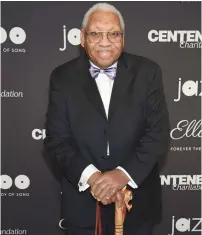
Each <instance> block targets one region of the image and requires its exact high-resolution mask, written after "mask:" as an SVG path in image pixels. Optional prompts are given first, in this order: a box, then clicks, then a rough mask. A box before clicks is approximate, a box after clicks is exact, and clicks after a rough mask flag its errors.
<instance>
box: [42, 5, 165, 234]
mask: <svg viewBox="0 0 202 235" xmlns="http://www.w3.org/2000/svg"><path fill="white" fill-rule="evenodd" d="M81 46H82V48H84V51H85V53H83V55H81V56H80V57H78V58H75V59H73V60H71V61H69V62H67V63H65V64H63V65H61V66H59V67H57V68H56V69H54V70H53V72H52V74H51V79H50V100H49V106H48V111H47V115H46V117H47V121H46V138H45V140H44V143H45V146H46V148H47V149H48V150H49V152H50V156H52V158H54V159H56V160H57V162H58V163H59V166H60V169H61V171H62V173H63V178H62V213H63V218H64V219H65V221H66V226H67V227H66V230H65V231H66V234H68V235H94V234H95V232H94V230H95V213H96V202H97V201H99V204H100V207H101V220H102V229H103V230H102V235H113V234H114V202H118V203H119V204H120V205H121V204H122V200H123V195H122V193H121V192H122V191H121V190H122V189H123V187H125V186H127V188H129V189H130V190H131V191H132V193H133V199H132V202H131V203H132V205H133V208H132V210H131V212H129V213H128V214H127V216H126V219H125V223H124V235H151V233H152V226H153V224H154V222H155V221H156V219H159V218H160V213H161V186H160V178H159V169H158V160H159V159H160V158H163V157H164V156H165V154H166V152H167V149H168V142H169V120H168V112H167V107H166V101H165V97H164V91H163V85H162V76H161V69H160V67H159V65H158V64H156V63H155V62H153V61H151V60H149V59H147V58H144V57H141V56H137V55H131V54H129V53H126V52H123V48H124V21H123V18H122V16H121V14H120V12H119V11H118V10H117V9H116V8H115V7H114V6H112V5H109V4H106V3H98V4H95V5H94V6H93V7H92V8H91V9H89V10H88V12H87V13H86V14H85V16H84V19H83V23H82V29H81Z"/></svg>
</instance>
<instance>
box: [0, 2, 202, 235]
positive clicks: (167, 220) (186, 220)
mask: <svg viewBox="0 0 202 235" xmlns="http://www.w3.org/2000/svg"><path fill="white" fill-rule="evenodd" d="M94 3H95V2H2V3H1V11H2V14H1V17H2V18H1V59H2V62H1V75H2V77H1V180H0V182H1V202H2V206H1V210H2V221H1V222H2V224H1V225H2V226H1V234H29V235H47V234H48V235H56V234H57V235H60V234H61V235H62V234H63V230H64V229H65V221H64V220H63V218H61V216H60V211H61V208H60V197H61V190H60V182H59V177H56V176H57V175H58V174H56V173H54V171H53V170H52V168H51V165H50V162H49V159H48V158H47V157H46V156H45V155H44V152H43V139H44V137H45V129H44V122H45V114H46V110H47V104H48V88H49V79H50V77H49V76H50V73H51V71H52V70H53V69H54V68H55V67H56V66H58V65H60V64H62V63H64V62H66V61H68V60H71V59H73V58H75V57H77V56H78V55H79V44H80V40H79V34H80V30H79V29H80V26H81V21H82V19H83V16H84V14H85V12H86V11H87V10H88V9H89V8H90V7H91V6H92V4H94ZM109 3H111V4H114V6H116V7H117V8H118V9H119V10H120V11H121V13H122V14H123V17H124V20H125V24H126V36H125V37H126V38H125V39H126V41H125V42H126V43H125V44H126V45H125V51H127V52H130V53H132V54H138V55H142V56H146V57H148V58H150V59H152V60H154V61H156V62H157V63H159V64H160V66H161V68H162V71H163V83H164V90H165V95H166V99H167V103H168V109H169V115H170V123H171V132H170V138H171V146H170V151H169V154H168V156H167V158H166V160H165V161H164V164H162V168H161V172H160V178H161V184H162V188H163V218H162V221H161V223H160V224H159V225H157V226H156V227H155V232H154V235H168V234H169V235H181V234H183V235H192V234H193V235H198V234H200V233H201V224H202V220H201V200H200V196H201V185H202V175H201V136H202V131H201V125H202V122H201V96H202V90H201V47H202V35H201V3H200V2H180V1H179V2H109ZM75 207H76V205H75Z"/></svg>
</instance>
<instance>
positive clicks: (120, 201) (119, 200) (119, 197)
mask: <svg viewBox="0 0 202 235" xmlns="http://www.w3.org/2000/svg"><path fill="white" fill-rule="evenodd" d="M116 198H117V205H118V207H119V208H121V207H122V206H123V203H124V197H123V194H122V193H121V192H120V191H118V192H117V194H116Z"/></svg>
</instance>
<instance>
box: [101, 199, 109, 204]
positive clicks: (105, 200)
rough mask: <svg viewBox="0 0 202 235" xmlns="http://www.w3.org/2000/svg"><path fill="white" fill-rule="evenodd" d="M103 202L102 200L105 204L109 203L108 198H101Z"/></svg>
mask: <svg viewBox="0 0 202 235" xmlns="http://www.w3.org/2000/svg"><path fill="white" fill-rule="evenodd" d="M101 202H102V204H104V205H107V204H109V203H108V200H107V199H106V198H103V199H102V200H101Z"/></svg>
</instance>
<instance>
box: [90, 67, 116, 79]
mask: <svg viewBox="0 0 202 235" xmlns="http://www.w3.org/2000/svg"><path fill="white" fill-rule="evenodd" d="M89 71H90V74H91V76H92V78H97V76H98V74H99V73H105V74H106V75H107V76H108V77H109V78H111V79H114V78H115V76H116V67H111V68H106V69H98V68H95V67H93V66H91V67H90V69H89Z"/></svg>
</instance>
